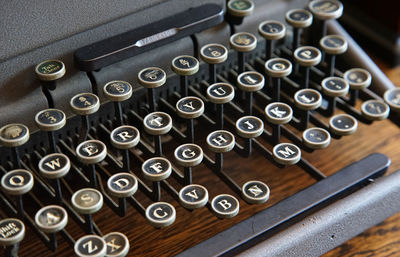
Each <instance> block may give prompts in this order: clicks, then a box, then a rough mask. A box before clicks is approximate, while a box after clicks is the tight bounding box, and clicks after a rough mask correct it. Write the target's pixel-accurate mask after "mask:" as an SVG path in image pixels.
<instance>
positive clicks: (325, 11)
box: [308, 0, 343, 20]
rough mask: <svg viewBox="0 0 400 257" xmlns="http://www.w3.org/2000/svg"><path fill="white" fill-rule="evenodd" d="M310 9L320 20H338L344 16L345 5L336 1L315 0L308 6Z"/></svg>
mask: <svg viewBox="0 0 400 257" xmlns="http://www.w3.org/2000/svg"><path fill="white" fill-rule="evenodd" d="M308 9H310V11H311V12H312V13H313V14H314V16H315V17H317V18H318V19H320V20H330V19H337V18H339V17H340V16H342V13H343V5H342V3H340V2H339V1H336V0H315V1H311V2H310V3H309V4H308Z"/></svg>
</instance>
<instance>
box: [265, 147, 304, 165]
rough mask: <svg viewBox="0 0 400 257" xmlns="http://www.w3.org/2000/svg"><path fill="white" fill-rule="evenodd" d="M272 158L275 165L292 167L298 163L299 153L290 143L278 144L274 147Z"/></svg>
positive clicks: (298, 149)
mask: <svg viewBox="0 0 400 257" xmlns="http://www.w3.org/2000/svg"><path fill="white" fill-rule="evenodd" d="M272 153H273V155H272V156H273V157H274V160H275V161H276V162H277V163H280V164H283V165H292V164H296V163H297V162H298V161H300V158H301V151H300V148H298V147H297V146H296V145H294V144H291V143H280V144H277V145H276V146H274V148H273V150H272Z"/></svg>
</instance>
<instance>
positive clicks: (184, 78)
mask: <svg viewBox="0 0 400 257" xmlns="http://www.w3.org/2000/svg"><path fill="white" fill-rule="evenodd" d="M180 81H181V97H185V96H187V95H188V79H187V76H180Z"/></svg>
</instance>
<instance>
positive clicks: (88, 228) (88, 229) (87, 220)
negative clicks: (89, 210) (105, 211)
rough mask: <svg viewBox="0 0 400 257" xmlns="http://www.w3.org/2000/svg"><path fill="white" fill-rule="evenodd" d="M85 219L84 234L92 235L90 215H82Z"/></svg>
mask: <svg viewBox="0 0 400 257" xmlns="http://www.w3.org/2000/svg"><path fill="white" fill-rule="evenodd" d="M83 216H84V217H85V230H86V231H85V232H86V234H94V228H93V219H92V215H91V214H85V215H83Z"/></svg>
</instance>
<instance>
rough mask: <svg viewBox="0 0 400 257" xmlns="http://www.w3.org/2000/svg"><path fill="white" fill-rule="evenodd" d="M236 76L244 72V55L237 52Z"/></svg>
mask: <svg viewBox="0 0 400 257" xmlns="http://www.w3.org/2000/svg"><path fill="white" fill-rule="evenodd" d="M237 56H238V74H241V73H243V72H244V71H245V68H244V53H243V52H238V53H237Z"/></svg>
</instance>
